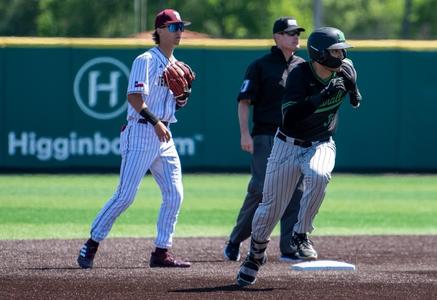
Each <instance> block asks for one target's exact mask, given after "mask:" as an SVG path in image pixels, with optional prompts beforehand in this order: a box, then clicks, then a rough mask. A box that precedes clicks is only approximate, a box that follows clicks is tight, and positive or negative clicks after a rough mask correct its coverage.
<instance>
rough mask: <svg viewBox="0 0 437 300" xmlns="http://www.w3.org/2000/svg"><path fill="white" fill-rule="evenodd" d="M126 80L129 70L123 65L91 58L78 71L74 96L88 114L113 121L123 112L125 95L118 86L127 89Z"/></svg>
mask: <svg viewBox="0 0 437 300" xmlns="http://www.w3.org/2000/svg"><path fill="white" fill-rule="evenodd" d="M82 79H84V80H82ZM128 80H129V70H128V69H127V68H126V66H125V65H124V64H123V63H122V62H120V61H118V60H116V59H114V58H112V57H98V58H94V59H91V60H90V61H88V62H87V63H85V64H84V65H83V66H82V67H81V68H80V70H79V71H78V72H77V75H76V78H75V79H74V97H75V99H76V102H77V104H78V105H79V107H80V109H81V110H82V111H83V112H84V113H86V114H87V115H89V116H91V117H93V118H96V119H112V118H115V117H117V116H118V115H119V114H121V113H122V112H123V111H125V109H126V105H127V102H126V95H125V93H124V89H123V88H120V87H124V88H126V87H127V81H128ZM84 90H85V91H86V92H84Z"/></svg>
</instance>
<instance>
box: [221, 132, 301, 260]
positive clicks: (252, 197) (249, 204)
mask: <svg viewBox="0 0 437 300" xmlns="http://www.w3.org/2000/svg"><path fill="white" fill-rule="evenodd" d="M273 140H274V136H270V135H255V136H254V137H253V155H252V162H251V172H252V178H251V179H250V182H249V185H248V187H247V195H246V198H245V199H244V202H243V206H242V207H241V209H240V213H239V215H238V218H237V222H236V225H235V227H234V229H233V230H232V232H231V235H230V237H229V240H230V241H231V242H232V243H235V244H239V243H241V242H243V241H244V240H246V239H247V238H249V237H250V235H251V233H252V219H253V216H254V214H255V211H256V209H257V208H258V204H259V203H261V201H262V192H263V185H264V178H265V175H266V168H267V159H268V157H269V155H270V152H271V150H272V147H273ZM302 194H303V189H302V178H300V180H299V183H298V185H297V188H296V190H295V192H294V194H293V195H292V198H291V201H290V203H289V205H288V206H287V208H286V210H285V212H284V214H283V216H282V218H281V238H280V243H279V247H280V250H281V253H292V250H291V249H290V241H291V236H292V234H293V226H294V224H296V222H297V215H298V214H299V208H300V199H301V197H302Z"/></svg>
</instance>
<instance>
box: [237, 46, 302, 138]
mask: <svg viewBox="0 0 437 300" xmlns="http://www.w3.org/2000/svg"><path fill="white" fill-rule="evenodd" d="M304 61H305V60H304V59H303V58H301V57H299V56H295V55H293V56H291V57H290V59H289V60H288V61H286V60H285V57H284V54H283V53H282V51H281V49H279V48H278V47H276V46H273V47H272V48H271V50H270V53H269V54H266V55H264V56H263V57H261V58H258V59H256V60H255V61H254V62H252V63H251V64H250V65H249V67H248V68H247V71H246V75H245V76H244V81H243V85H242V86H241V90H240V93H239V95H238V98H237V99H238V101H240V100H242V99H250V100H251V104H252V105H253V117H252V121H253V128H252V136H254V135H260V134H265V135H274V134H275V133H276V130H277V128H278V127H279V125H281V122H282V112H281V102H282V96H283V92H284V87H285V83H286V81H287V76H288V73H290V71H291V70H292V69H293V68H294V67H295V66H296V65H297V64H299V63H301V62H304Z"/></svg>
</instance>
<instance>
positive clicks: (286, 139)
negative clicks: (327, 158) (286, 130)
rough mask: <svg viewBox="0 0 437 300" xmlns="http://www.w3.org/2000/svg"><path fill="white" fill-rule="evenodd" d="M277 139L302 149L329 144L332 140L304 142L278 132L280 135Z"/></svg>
mask: <svg viewBox="0 0 437 300" xmlns="http://www.w3.org/2000/svg"><path fill="white" fill-rule="evenodd" d="M276 136H277V138H278V139H280V140H282V141H284V142H288V143H292V144H293V145H296V146H299V147H302V148H309V147H311V146H312V145H315V144H318V143H321V142H327V141H329V139H330V138H325V139H322V140H319V141H313V142H311V141H302V140H298V139H295V138H292V137H289V136H286V135H285V134H283V133H282V132H280V131H278V133H277V134H276Z"/></svg>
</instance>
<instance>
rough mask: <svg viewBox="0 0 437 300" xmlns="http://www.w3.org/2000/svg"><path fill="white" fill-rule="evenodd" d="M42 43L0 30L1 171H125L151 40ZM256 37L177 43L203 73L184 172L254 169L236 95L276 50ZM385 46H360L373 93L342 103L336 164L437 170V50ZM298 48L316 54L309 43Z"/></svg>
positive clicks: (185, 132)
mask: <svg viewBox="0 0 437 300" xmlns="http://www.w3.org/2000/svg"><path fill="white" fill-rule="evenodd" d="M37 41H38V42H36V43H35V42H34V41H33V40H31V41H30V42H29V41H24V42H23V41H21V42H20V40H19V39H18V41H17V40H14V39H8V40H7V41H6V42H5V40H3V42H2V39H0V45H1V46H2V47H1V48H0V168H1V169H3V170H6V169H8V170H11V169H12V170H21V169H25V170H41V169H47V170H56V171H65V170H67V171H68V170H72V169H80V168H96V169H102V168H109V169H116V168H118V166H119V162H120V158H119V150H118V143H119V128H120V126H121V125H122V124H123V123H124V122H125V106H126V101H125V99H126V97H125V93H126V85H127V80H128V74H129V70H130V67H131V63H132V61H133V59H134V58H135V57H136V56H137V55H138V54H140V53H142V52H143V51H144V49H145V48H147V47H149V46H151V45H150V44H148V45H145V46H143V45H141V44H140V43H139V42H138V41H135V42H130V43H129V42H126V41H124V40H123V42H117V41H116V42H114V41H113V40H112V42H113V43H105V42H102V41H103V40H101V41H99V40H97V41H91V42H90V41H88V43H84V42H83V40H72V39H71V40H70V39H62V40H60V39H46V40H37ZM105 41H107V40H105ZM248 43H249V42H248ZM248 43H246V44H245V45H241V44H236V43H234V44H232V42H231V43H230V46H229V47H222V46H223V44H222V43H221V44H220V43H219V44H216V45H211V46H204V45H202V44H197V45H196V44H193V43H191V44H190V45H188V46H184V47H181V48H178V49H177V50H176V53H175V54H176V56H177V57H178V58H179V59H180V60H184V61H186V62H187V63H189V64H190V65H191V66H192V67H193V69H194V70H195V71H196V73H197V80H196V82H195V83H194V86H193V94H192V97H191V99H190V103H189V105H188V106H187V107H186V108H184V109H182V110H181V111H180V112H178V114H177V118H178V119H179V122H178V123H177V124H174V125H173V126H172V131H173V133H174V137H175V141H176V145H177V148H178V150H179V153H180V156H181V159H182V163H183V167H184V168H185V169H192V170H194V169H196V170H205V171H208V170H229V171H231V170H248V165H249V161H250V157H249V155H248V154H246V153H244V152H242V151H240V146H239V129H238V122H237V110H236V108H237V104H236V96H237V93H238V90H239V88H240V85H241V82H242V77H243V75H244V72H245V68H246V66H247V64H248V63H249V62H251V61H252V60H253V59H254V58H256V57H258V56H260V55H262V54H264V53H265V52H266V49H267V48H268V47H269V41H259V42H256V41H251V42H250V43H251V44H250V45H249V44H248ZM357 44H358V45H359V44H360V43H359V42H358V43H357ZM387 44H388V45H390V47H388V48H384V47H383V44H381V41H379V42H376V43H375V47H372V45H371V44H366V46H365V47H361V48H360V47H357V48H355V49H354V50H352V51H350V57H351V58H352V59H353V61H354V62H355V65H356V68H357V69H358V71H359V78H358V82H359V84H360V87H361V91H362V94H363V97H364V100H363V104H362V106H361V108H360V109H359V110H354V109H352V108H351V107H350V105H349V104H348V103H345V104H344V105H343V106H342V108H341V113H340V121H339V129H338V132H337V134H336V137H335V140H336V142H337V163H336V170H337V171H375V170H376V171H378V170H379V171H437V158H436V155H435V150H434V149H436V148H437V134H435V133H434V129H435V128H437V118H436V117H435V114H436V112H437V99H436V97H437V96H436V93H435V86H436V80H435V77H434V76H433V74H431V70H434V69H437V47H435V45H434V44H429V43H423V44H422V45H426V47H425V46H424V47H420V48H413V49H411V47H410V48H409V49H407V48H404V47H398V46H396V45H398V44H390V42H387ZM220 45H221V46H220ZM405 45H406V44H405ZM430 45H431V46H430ZM299 55H301V56H303V57H305V58H306V53H305V51H304V50H301V51H300V53H299Z"/></svg>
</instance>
